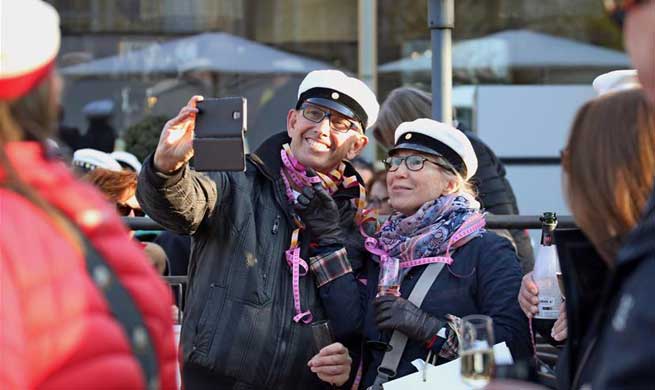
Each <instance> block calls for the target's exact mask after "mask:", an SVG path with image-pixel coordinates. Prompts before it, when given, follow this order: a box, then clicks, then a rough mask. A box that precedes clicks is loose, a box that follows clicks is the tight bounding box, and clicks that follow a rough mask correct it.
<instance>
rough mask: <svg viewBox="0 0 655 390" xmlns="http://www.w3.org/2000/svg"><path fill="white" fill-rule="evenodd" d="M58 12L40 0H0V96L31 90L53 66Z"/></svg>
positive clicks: (10, 96) (58, 35) (6, 97)
mask: <svg viewBox="0 0 655 390" xmlns="http://www.w3.org/2000/svg"><path fill="white" fill-rule="evenodd" d="M60 40H61V33H60V31H59V14H58V13H57V11H56V10H55V9H54V7H52V6H51V5H50V4H48V3H46V2H44V1H41V0H0V100H13V99H16V98H19V97H21V96H23V95H25V94H26V93H28V92H29V91H30V90H31V89H32V88H34V87H35V86H36V85H38V84H39V82H41V81H42V80H43V79H44V78H45V77H46V76H47V75H48V74H49V73H50V71H51V70H52V69H53V67H54V63H55V59H56V57H57V53H58V52H59V45H60Z"/></svg>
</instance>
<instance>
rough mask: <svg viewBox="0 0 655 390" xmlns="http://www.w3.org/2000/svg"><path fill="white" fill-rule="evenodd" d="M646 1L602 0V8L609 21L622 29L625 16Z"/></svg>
mask: <svg viewBox="0 0 655 390" xmlns="http://www.w3.org/2000/svg"><path fill="white" fill-rule="evenodd" d="M647 1H649V0H603V7H604V8H605V12H606V13H607V15H609V17H610V19H612V21H613V22H614V23H616V24H617V25H618V26H619V27H623V22H624V21H625V16H626V15H627V14H628V13H629V12H630V10H632V9H633V8H634V7H636V6H638V5H640V4H644V3H646V2H647Z"/></svg>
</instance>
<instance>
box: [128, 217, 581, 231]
mask: <svg viewBox="0 0 655 390" xmlns="http://www.w3.org/2000/svg"><path fill="white" fill-rule="evenodd" d="M539 218H540V216H539V215H487V226H486V227H487V228H489V229H541V221H540V220H539ZM123 222H125V224H126V225H127V226H129V228H130V229H132V230H163V228H162V226H161V225H159V224H158V223H157V222H155V221H153V220H152V219H150V218H147V217H123ZM557 227H558V228H575V227H577V226H576V224H575V222H574V221H573V217H571V216H570V215H558V216H557Z"/></svg>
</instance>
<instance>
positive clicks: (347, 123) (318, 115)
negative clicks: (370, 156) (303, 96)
mask: <svg viewBox="0 0 655 390" xmlns="http://www.w3.org/2000/svg"><path fill="white" fill-rule="evenodd" d="M300 109H301V110H302V116H304V117H305V119H307V120H308V121H311V122H314V123H321V122H323V119H325V117H328V119H329V120H330V127H331V128H332V130H334V131H337V132H339V133H346V132H347V131H349V130H355V131H359V127H357V123H356V122H355V121H352V120H350V119H348V118H346V117H345V116H341V115H339V114H336V113H334V112H330V111H323V110H321V109H320V108H318V107H316V106H313V105H311V104H303V105H302V106H300Z"/></svg>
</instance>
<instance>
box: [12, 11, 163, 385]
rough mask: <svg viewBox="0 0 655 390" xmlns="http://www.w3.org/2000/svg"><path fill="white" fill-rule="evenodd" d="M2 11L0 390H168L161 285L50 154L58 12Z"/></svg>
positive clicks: (89, 193)
mask: <svg viewBox="0 0 655 390" xmlns="http://www.w3.org/2000/svg"><path fill="white" fill-rule="evenodd" d="M0 9H1V10H2V12H1V13H0V25H1V26H2V33H3V34H2V45H1V46H0V220H1V221H2V222H1V223H0V269H1V271H0V324H1V325H0V327H1V328H2V332H0V388H2V389H34V388H49V389H63V388H68V389H72V388H77V389H96V388H112V389H146V388H148V389H150V388H163V389H173V388H174V386H175V348H174V344H173V326H172V325H173V324H172V320H171V315H170V304H171V300H170V293H169V292H168V289H167V287H166V285H165V284H164V283H163V282H162V281H161V280H160V279H159V278H158V277H157V275H156V273H155V271H154V270H153V269H152V267H150V266H149V265H148V264H147V261H146V259H145V258H144V256H143V254H142V252H141V251H140V250H139V248H138V246H137V245H135V244H133V243H131V242H130V240H129V237H128V232H127V230H126V229H125V228H124V227H123V225H122V223H121V222H120V220H119V218H118V216H117V215H116V213H115V211H114V209H113V206H111V205H109V204H108V203H107V202H106V201H105V200H104V199H103V198H102V195H101V194H100V193H98V192H97V190H95V189H94V188H93V187H91V186H90V185H88V184H81V183H78V182H77V181H76V180H75V179H74V177H73V176H72V175H71V173H70V171H69V170H68V169H67V168H66V167H65V166H64V164H63V163H61V162H59V161H56V160H53V159H52V158H51V157H50V154H49V152H48V150H47V149H46V148H45V147H44V141H45V140H46V138H47V137H48V136H49V135H50V132H51V131H52V130H53V129H55V128H56V124H57V107H58V101H59V93H60V90H61V79H60V78H59V77H58V75H57V74H56V72H55V71H54V62H55V57H56V55H57V52H58V49H59V43H60V31H59V17H58V14H57V12H56V11H55V9H54V8H53V7H52V6H51V5H49V4H47V3H45V2H43V1H40V0H21V1H14V0H0ZM37 32H38V33H37Z"/></svg>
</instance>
